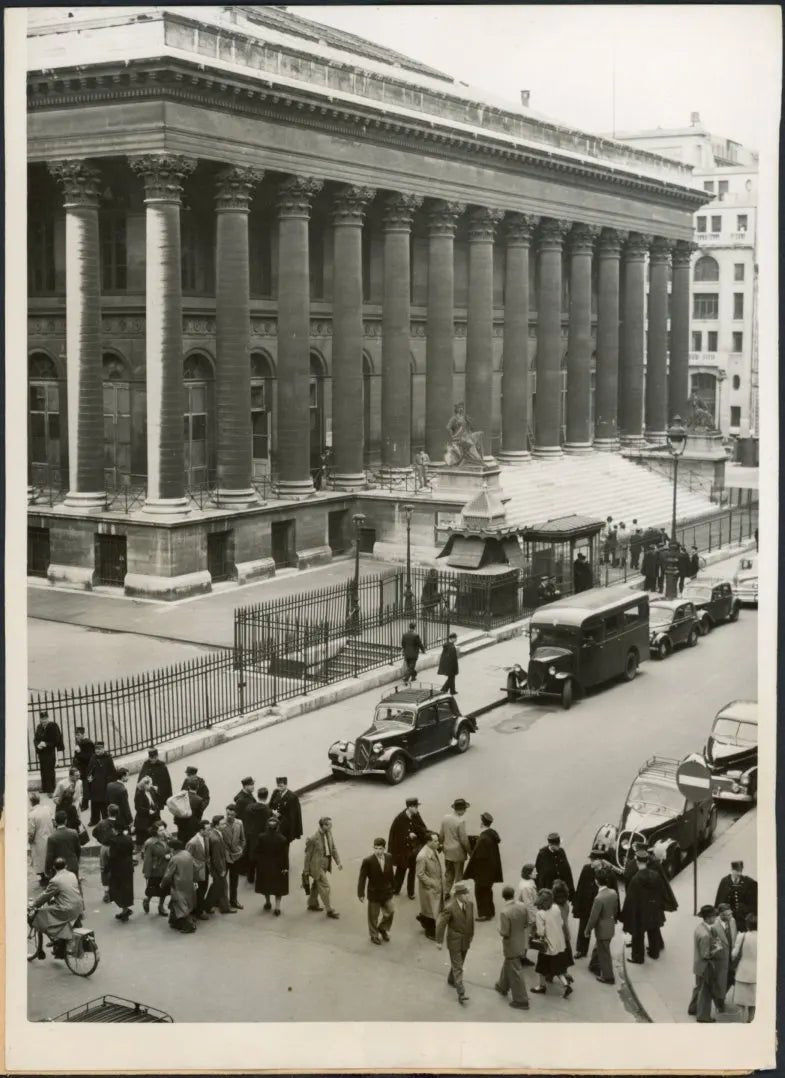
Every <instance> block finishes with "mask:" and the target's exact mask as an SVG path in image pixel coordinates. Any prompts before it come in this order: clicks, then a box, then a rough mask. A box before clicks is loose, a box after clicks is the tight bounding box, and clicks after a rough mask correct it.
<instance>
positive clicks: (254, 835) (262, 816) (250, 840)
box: [235, 784, 273, 883]
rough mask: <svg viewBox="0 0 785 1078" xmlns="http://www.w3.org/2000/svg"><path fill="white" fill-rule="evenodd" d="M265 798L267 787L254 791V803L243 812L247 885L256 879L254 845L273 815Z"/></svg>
mask: <svg viewBox="0 0 785 1078" xmlns="http://www.w3.org/2000/svg"><path fill="white" fill-rule="evenodd" d="M243 785H244V784H243ZM237 796H238V797H239V796H240V795H239V794H238V795H237ZM267 797H268V790H267V787H266V786H260V787H259V789H258V790H257V791H256V798H257V799H256V801H254V803H253V804H252V805H248V807H247V808H246V810H245V818H244V820H243V826H244V827H245V861H246V879H247V880H248V882H249V883H253V882H254V880H255V878H256V843H257V842H258V840H259V836H260V835H263V834H264V833H265V831H266V830H267V821H268V820H269V819H270V817H271V816H272V814H273V810H272V809H271V808H270V806H269V805H268V804H267ZM236 800H237V798H235V801H236Z"/></svg>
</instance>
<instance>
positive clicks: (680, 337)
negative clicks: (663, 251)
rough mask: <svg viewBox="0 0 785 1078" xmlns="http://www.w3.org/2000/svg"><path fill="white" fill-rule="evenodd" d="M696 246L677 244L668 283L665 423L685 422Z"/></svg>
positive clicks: (683, 243)
mask: <svg viewBox="0 0 785 1078" xmlns="http://www.w3.org/2000/svg"><path fill="white" fill-rule="evenodd" d="M694 250H696V245H695V244H694V243H691V242H690V241H689V240H678V242H677V243H676V246H675V248H674V250H673V276H672V279H671V348H670V370H669V374H668V421H669V422H670V420H672V419H673V418H674V416H677V415H678V416H681V418H682V419H684V418H685V417H686V415H687V401H688V399H689V395H690V387H689V381H690V371H689V368H690V258H691V256H692V252H693V251H694Z"/></svg>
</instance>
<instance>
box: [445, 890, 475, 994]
mask: <svg viewBox="0 0 785 1078" xmlns="http://www.w3.org/2000/svg"><path fill="white" fill-rule="evenodd" d="M445 933H446V934H447V950H448V952H449V955H450V972H449V974H448V975H447V984H449V985H450V986H451V987H453V988H454V989H455V991H456V992H457V993H458V1002H459V1003H465V1002H466V1000H467V999H468V998H469V997H468V996H467V995H466V990H465V989H464V987H463V966H464V963H465V961H466V955H467V954H468V952H469V948H470V947H471V943H472V939H473V937H474V906H473V904H472V902H471V900H470V898H469V888H468V886H467V885H466V884H465V883H463V881H462V880H459V881H458V882H457V883H456V884H455V885H454V886H453V889H452V897H451V898H450V899H449V900H448V901H447V902H446V903H445V905H444V909H443V910H442V912H441V913H440V914H439V916H438V917H437V918H436V946H437V947H438V948H439V950H441V949H442V943H443V941H444V936H445Z"/></svg>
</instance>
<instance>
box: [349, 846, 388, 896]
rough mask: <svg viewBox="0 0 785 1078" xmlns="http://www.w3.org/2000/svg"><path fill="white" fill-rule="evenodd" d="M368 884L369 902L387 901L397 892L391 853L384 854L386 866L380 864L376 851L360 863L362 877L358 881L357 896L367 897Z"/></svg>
mask: <svg viewBox="0 0 785 1078" xmlns="http://www.w3.org/2000/svg"><path fill="white" fill-rule="evenodd" d="M366 884H367V885H368V901H369V902H386V901H387V899H388V898H392V896H393V894H394V893H395V887H394V885H393V884H394V874H393V861H392V857H391V856H390V854H389V853H385V855H384V868H383V869H382V866H381V865H380V864H379V858H378V857H377V856H376V854H375V853H372V854H369V855H368V857H364V858H363V862H362V864H361V865H360V877H359V879H358V881H357V896H358V898H365V887H366Z"/></svg>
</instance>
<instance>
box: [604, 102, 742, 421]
mask: <svg viewBox="0 0 785 1078" xmlns="http://www.w3.org/2000/svg"><path fill="white" fill-rule="evenodd" d="M616 138H617V139H618V140H619V141H621V142H626V143H629V144H631V145H634V146H635V147H636V148H640V149H647V150H653V151H654V152H655V153H660V154H662V155H663V156H664V157H669V158H672V159H674V160H676V161H680V162H682V163H683V164H689V165H692V167H693V169H694V172H693V175H694V179H695V185H696V186H702V187H703V189H704V191H705V192H706V197H707V199H710V201H708V202H707V204H706V205H705V206H703V207H701V209H699V210H698V211H697V212H696V213H695V218H694V220H695V234H694V239H695V243H696V245H697V249H696V251H695V253H694V254H693V257H692V282H691V316H692V318H691V330H690V341H691V350H690V388H691V390H693V391H694V392H696V393H697V394H698V396H699V397H700V398H701V400H702V401H703V403H704V405H705V406H706V407H707V408H708V410H709V411H710V412H712V414H713V415H714V417H715V422H716V424H717V426H718V427H719V429H720V430H721V431H722V433H723V434H724V435H725V436H726V437H727V436H731V437H734V438H747V437H749V436H750V435H752V436H753V437H757V436H758V357H757V327H756V318H757V257H756V239H757V193H758V155H757V153H755V152H754V151H753V150H750V149H748V148H747V147H745V146H742V145H741V144H740V143H738V142H733V141H732V140H730V139H725V138H720V137H718V136H717V135H713V134H711V133H710V132H709V131H707V130H706V128H705V127H704V126H703V125H702V124H701V122H700V116H699V115H698V114H697V113H692V116H691V124H690V126H689V127H685V128H668V129H665V128H657V129H656V130H653V131H638V132H626V133H623V134H621V135H616Z"/></svg>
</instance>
